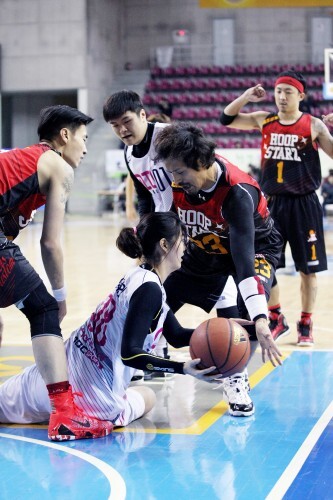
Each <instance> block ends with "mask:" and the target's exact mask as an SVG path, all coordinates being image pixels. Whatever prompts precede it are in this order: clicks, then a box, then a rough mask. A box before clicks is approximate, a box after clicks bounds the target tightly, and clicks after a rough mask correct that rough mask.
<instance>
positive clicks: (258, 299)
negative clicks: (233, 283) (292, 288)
mask: <svg viewBox="0 0 333 500" xmlns="http://www.w3.org/2000/svg"><path fill="white" fill-rule="evenodd" d="M238 288H239V291H240V293H241V296H242V298H243V300H244V302H245V306H246V309H247V311H248V313H249V316H250V318H251V320H252V321H253V319H254V318H256V317H257V316H259V315H260V316H261V315H263V316H265V317H266V318H267V300H266V295H265V289H264V286H263V284H262V283H261V281H260V278H258V276H251V277H250V278H246V279H245V280H243V281H241V282H240V283H239V285H238Z"/></svg>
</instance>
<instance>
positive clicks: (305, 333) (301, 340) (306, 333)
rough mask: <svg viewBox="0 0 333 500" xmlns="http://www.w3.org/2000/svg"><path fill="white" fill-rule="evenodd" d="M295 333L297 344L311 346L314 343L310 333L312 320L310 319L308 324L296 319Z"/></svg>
mask: <svg viewBox="0 0 333 500" xmlns="http://www.w3.org/2000/svg"><path fill="white" fill-rule="evenodd" d="M297 335H298V341H297V345H299V346H302V347H312V346H313V344H314V342H313V335H312V321H310V323H309V324H308V325H304V324H303V323H301V322H300V321H297Z"/></svg>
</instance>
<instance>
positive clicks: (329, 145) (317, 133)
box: [311, 114, 333, 158]
mask: <svg viewBox="0 0 333 500" xmlns="http://www.w3.org/2000/svg"><path fill="white" fill-rule="evenodd" d="M330 116H331V119H329V118H328V117H330ZM325 118H326V122H327V123H332V125H333V114H332V115H327V117H325ZM311 132H312V139H313V140H314V141H317V142H318V144H319V146H320V147H321V149H322V150H323V151H325V153H326V154H327V155H328V156H330V158H333V137H332V136H331V134H330V132H329V130H328V128H327V126H326V125H325V123H324V122H322V121H321V120H320V119H319V118H315V117H314V116H312V118H311Z"/></svg>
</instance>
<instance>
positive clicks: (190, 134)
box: [154, 122, 216, 170]
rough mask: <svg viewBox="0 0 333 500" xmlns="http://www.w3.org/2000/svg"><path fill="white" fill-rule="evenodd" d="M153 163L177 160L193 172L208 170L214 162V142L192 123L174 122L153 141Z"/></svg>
mask: <svg viewBox="0 0 333 500" xmlns="http://www.w3.org/2000/svg"><path fill="white" fill-rule="evenodd" d="M154 145H155V149H156V158H155V159H154V160H155V161H165V160H168V159H170V160H179V161H182V162H183V163H184V164H185V165H186V166H187V167H189V168H192V169H193V170H200V165H199V163H198V162H200V164H201V166H203V167H204V168H209V167H210V166H211V165H212V164H213V163H214V161H215V148H216V144H215V142H213V141H211V140H210V139H208V138H207V137H205V135H204V133H203V131H202V129H201V128H198V127H196V126H195V125H193V124H192V123H186V122H176V123H173V124H171V125H168V126H167V127H165V128H163V130H161V131H160V132H159V133H158V134H157V135H156V139H155V143H154Z"/></svg>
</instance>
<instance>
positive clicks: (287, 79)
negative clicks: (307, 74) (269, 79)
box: [274, 76, 304, 92]
mask: <svg viewBox="0 0 333 500" xmlns="http://www.w3.org/2000/svg"><path fill="white" fill-rule="evenodd" d="M279 83H286V84H287V85H291V86H292V87H296V88H297V90H299V91H300V92H304V86H303V85H302V83H301V82H299V81H298V80H296V78H293V77H292V76H280V77H279V78H278V79H277V80H276V82H275V85H274V87H276V86H277V85H279Z"/></svg>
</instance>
